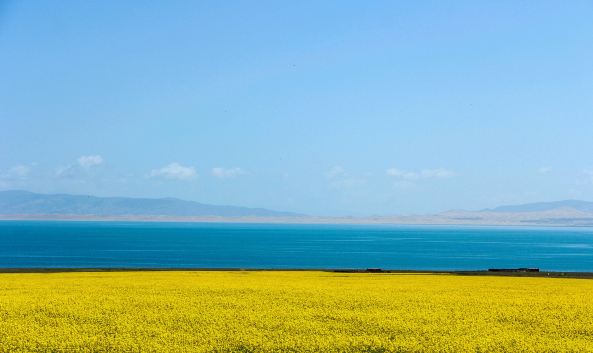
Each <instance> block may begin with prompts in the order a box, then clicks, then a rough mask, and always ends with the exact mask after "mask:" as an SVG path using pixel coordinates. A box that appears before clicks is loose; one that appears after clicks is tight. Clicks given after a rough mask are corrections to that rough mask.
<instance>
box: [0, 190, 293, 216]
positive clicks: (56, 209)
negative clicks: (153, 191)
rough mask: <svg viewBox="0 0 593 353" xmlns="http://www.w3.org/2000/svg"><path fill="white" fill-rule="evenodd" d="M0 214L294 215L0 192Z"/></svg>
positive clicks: (152, 201) (171, 200)
mask: <svg viewBox="0 0 593 353" xmlns="http://www.w3.org/2000/svg"><path fill="white" fill-rule="evenodd" d="M0 215H5V216H7V215H13V216H14V215H22V216H32V215H62V216H64V215H69V216H100V217H101V216H102V217H105V216H176V217H294V216H299V215H298V214H296V213H290V212H278V211H271V210H267V209H263V208H248V207H237V206H218V205H208V204H203V203H199V202H194V201H185V200H180V199H176V198H161V199H148V198H129V197H96V196H89V195H69V194H53V195H47V194H37V193H33V192H28V191H18V190H14V191H0Z"/></svg>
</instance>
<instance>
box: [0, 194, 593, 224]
mask: <svg viewBox="0 0 593 353" xmlns="http://www.w3.org/2000/svg"><path fill="white" fill-rule="evenodd" d="M0 219H80V220H109V219H115V220H181V221H198V222H199V221H230V222H232V221H241V222H285V223H348V224H351V223H360V224H418V225H419V224H426V225H430V224H451V225H529V226H593V202H588V201H580V200H565V201H554V202H538V203H529V204H522V205H506V206H499V207H495V208H491V209H484V210H480V211H465V210H454V211H447V212H441V213H436V214H426V215H406V216H398V215H392V216H373V217H319V216H306V215H302V214H297V213H291V212H279V211H273V210H268V209H263V208H248V207H237V206H219V205H209V204H203V203H199V202H194V201H186V200H180V199H176V198H159V199H150V198H128V197H96V196H89V195H69V194H51V195H50V194H38V193H33V192H28V191H17V190H13V191H0Z"/></svg>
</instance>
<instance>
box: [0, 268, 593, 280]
mask: <svg viewBox="0 0 593 353" xmlns="http://www.w3.org/2000/svg"><path fill="white" fill-rule="evenodd" d="M138 271H140V272H146V271H253V272H257V271H322V272H334V273H375V274H440V275H459V276H497V277H500V276H503V277H546V278H583V279H593V272H555V271H539V272H521V271H487V270H474V271H438V270H436V271H435V270H383V269H367V270H364V269H327V268H322V269H315V268H311V269H297V268H292V269H271V268H247V269H246V268H191V267H188V268H133V267H105V268H67V267H64V268H0V273H62V272H138Z"/></svg>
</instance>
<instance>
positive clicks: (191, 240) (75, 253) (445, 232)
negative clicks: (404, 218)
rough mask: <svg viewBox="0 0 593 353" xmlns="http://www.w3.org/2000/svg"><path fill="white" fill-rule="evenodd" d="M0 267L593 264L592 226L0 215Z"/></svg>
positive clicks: (571, 267) (586, 267)
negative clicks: (53, 219) (107, 219)
mask: <svg viewBox="0 0 593 353" xmlns="http://www.w3.org/2000/svg"><path fill="white" fill-rule="evenodd" d="M0 267H4V268H6V267H12V268H14V267H87V268H90V267H150V268H154V267H158V268H180V267H199V268H245V269H248V268H274V269H286V268H303V269H305V268H310V269H321V268H323V269H366V268H369V267H379V268H383V269H415V270H476V269H487V268H492V267H498V268H501V267H538V268H541V269H543V270H555V271H593V229H590V228H574V229H571V228H506V227H452V226H363V225H272V224H222V223H152V222H147V223H142V222H37V221H0Z"/></svg>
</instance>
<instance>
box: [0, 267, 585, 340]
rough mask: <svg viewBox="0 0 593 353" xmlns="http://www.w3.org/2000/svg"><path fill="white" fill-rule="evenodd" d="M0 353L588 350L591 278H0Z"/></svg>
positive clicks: (260, 275) (207, 274) (128, 274)
mask: <svg viewBox="0 0 593 353" xmlns="http://www.w3.org/2000/svg"><path fill="white" fill-rule="evenodd" d="M0 352H593V281H592V280H584V279H551V278H517V277H478V276H475V277H466V276H454V275H434V274H426V275H424V274H344V273H329V272H282V271H278V272H241V271H237V272H201V271H196V272H88V273H53V274H0Z"/></svg>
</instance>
